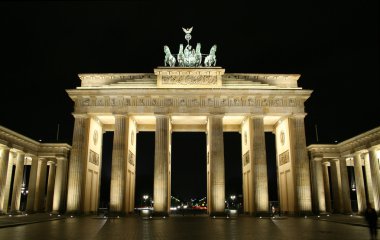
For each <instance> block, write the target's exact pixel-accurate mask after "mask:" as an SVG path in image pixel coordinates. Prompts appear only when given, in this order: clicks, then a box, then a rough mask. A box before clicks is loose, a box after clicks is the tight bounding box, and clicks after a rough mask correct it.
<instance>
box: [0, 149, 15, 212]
mask: <svg viewBox="0 0 380 240" xmlns="http://www.w3.org/2000/svg"><path fill="white" fill-rule="evenodd" d="M16 156H17V155H16V153H15V152H9V161H8V168H7V179H6V180H5V187H4V196H3V202H2V204H3V205H2V206H3V213H8V206H9V195H10V192H11V182H12V169H13V162H14V161H15V157H16Z"/></svg>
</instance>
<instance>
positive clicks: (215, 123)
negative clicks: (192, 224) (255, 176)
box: [207, 115, 225, 216]
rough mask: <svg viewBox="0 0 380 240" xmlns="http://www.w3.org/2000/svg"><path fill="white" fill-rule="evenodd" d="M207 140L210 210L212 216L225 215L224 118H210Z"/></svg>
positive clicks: (212, 116)
mask: <svg viewBox="0 0 380 240" xmlns="http://www.w3.org/2000/svg"><path fill="white" fill-rule="evenodd" d="M207 124H208V128H207V131H208V134H207V140H208V145H209V153H210V157H209V158H210V159H209V160H210V163H209V164H210V177H209V179H208V181H210V183H209V186H210V193H209V194H210V196H207V198H210V201H209V202H210V206H208V207H209V208H210V210H209V213H210V215H211V216H215V215H223V214H224V209H225V177H224V145H223V116H222V115H211V116H209V117H208V123H207Z"/></svg>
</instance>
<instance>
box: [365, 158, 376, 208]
mask: <svg viewBox="0 0 380 240" xmlns="http://www.w3.org/2000/svg"><path fill="white" fill-rule="evenodd" d="M364 169H365V178H366V182H367V193H368V199H367V201H368V202H369V203H370V204H371V206H372V207H374V202H373V187H372V177H371V164H370V161H369V153H364Z"/></svg>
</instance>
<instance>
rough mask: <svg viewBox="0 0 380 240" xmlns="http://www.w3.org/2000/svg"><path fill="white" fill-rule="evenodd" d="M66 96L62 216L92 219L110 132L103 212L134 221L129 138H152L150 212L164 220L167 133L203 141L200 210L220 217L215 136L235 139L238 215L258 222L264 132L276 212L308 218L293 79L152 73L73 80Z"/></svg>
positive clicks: (300, 96) (300, 103)
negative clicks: (199, 136) (69, 105)
mask: <svg viewBox="0 0 380 240" xmlns="http://www.w3.org/2000/svg"><path fill="white" fill-rule="evenodd" d="M79 77H80V79H81V86H80V87H77V88H76V89H71V90H67V93H68V94H69V96H70V97H71V99H72V100H73V101H74V102H75V110H74V113H73V115H74V117H75V126H74V134H73V142H72V152H71V158H70V166H69V177H68V196H67V211H68V212H70V213H90V212H96V211H97V208H98V199H99V186H100V179H101V178H100V173H101V166H102V159H101V156H102V135H103V134H102V133H103V132H105V131H114V142H113V152H112V168H111V193H110V211H111V212H114V213H125V214H126V213H130V212H133V211H134V194H135V169H136V164H139V163H138V162H136V134H137V133H138V132H142V131H154V132H155V159H154V196H153V200H154V212H155V213H156V214H161V215H167V214H168V213H169V208H170V196H171V192H170V190H171V133H172V132H176V131H178V132H191V131H195V132H205V133H206V134H207V155H206V156H207V159H205V164H207V201H208V212H209V214H210V215H217V214H223V213H224V210H225V209H224V208H225V176H224V172H225V169H224V150H223V132H224V131H232V132H239V133H241V137H242V168H243V171H242V172H243V176H242V178H243V195H244V211H245V212H246V213H249V214H258V213H261V212H268V204H269V203H268V181H267V160H266V149H265V134H264V133H265V132H272V133H274V134H275V135H276V152H277V167H278V182H279V186H278V188H279V197H280V203H281V206H280V207H281V211H283V212H289V213H303V212H311V210H312V204H311V189H310V173H309V161H308V156H307V150H306V142H305V130H304V117H305V115H306V114H305V112H304V102H305V101H306V100H307V99H308V98H309V96H310V94H311V92H312V91H311V90H303V89H302V88H301V87H299V86H298V85H297V81H298V79H299V77H300V75H289V74H240V73H225V70H224V69H223V68H220V67H197V68H196V67H194V68H193V67H158V68H156V69H154V74H153V73H109V74H107V73H106V74H80V75H79Z"/></svg>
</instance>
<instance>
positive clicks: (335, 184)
mask: <svg viewBox="0 0 380 240" xmlns="http://www.w3.org/2000/svg"><path fill="white" fill-rule="evenodd" d="M338 164H339V160H338V159H333V160H331V161H330V165H331V185H332V192H333V196H334V197H333V198H334V206H333V208H334V212H336V213H342V212H343V209H342V189H341V182H340V171H339V165H338Z"/></svg>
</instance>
